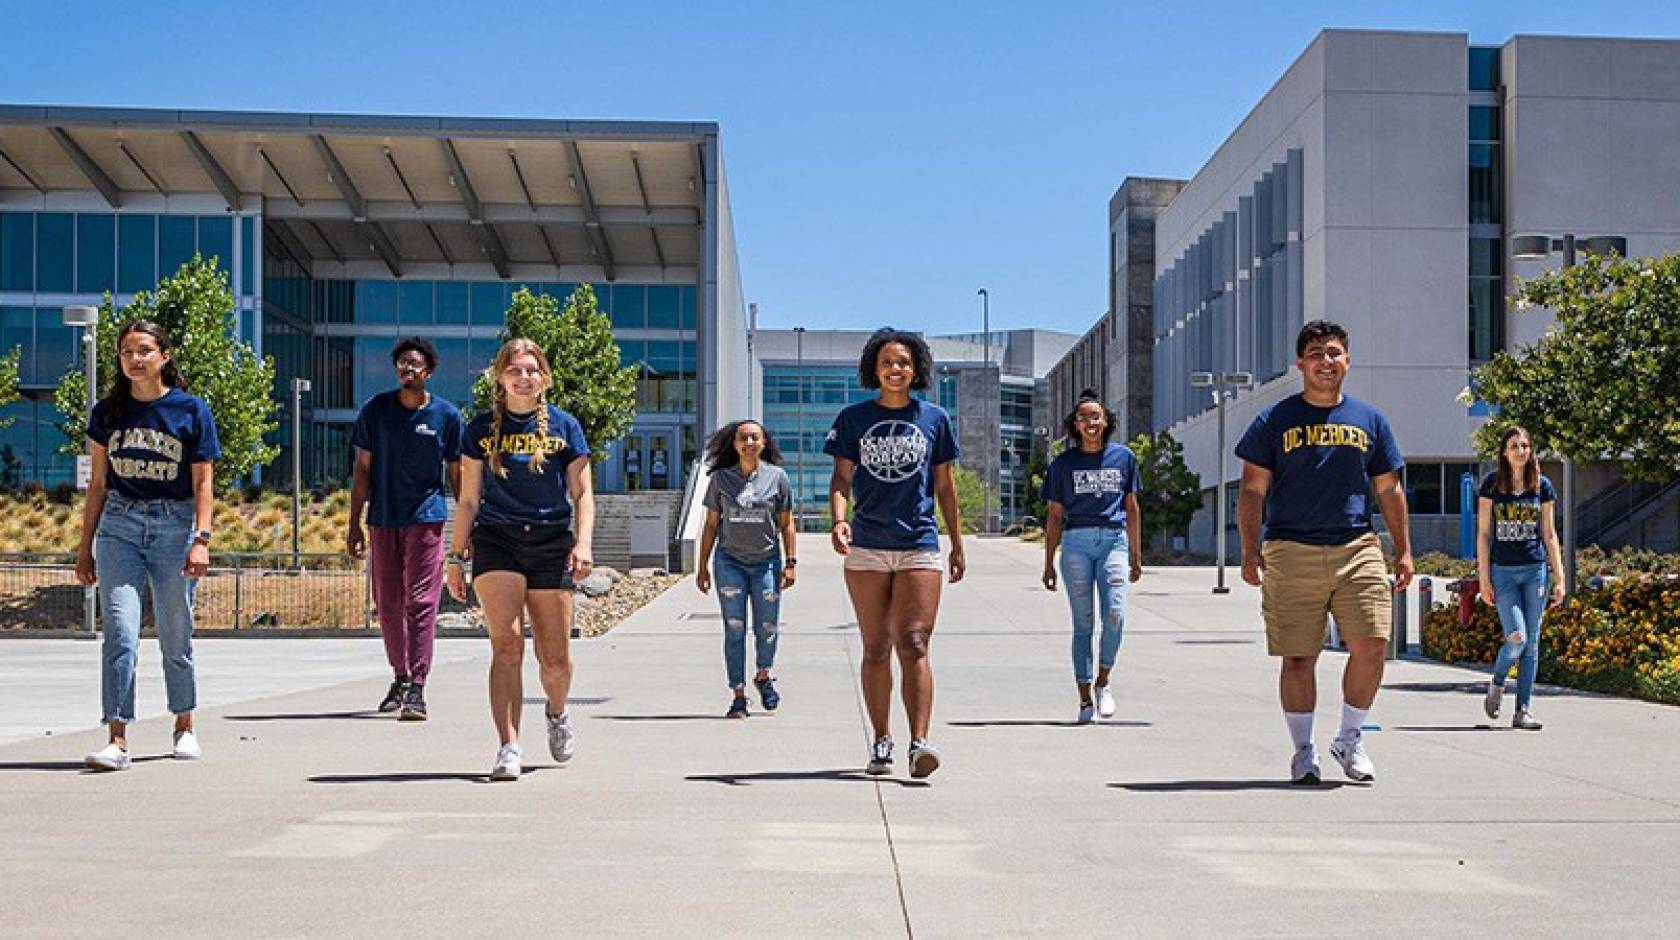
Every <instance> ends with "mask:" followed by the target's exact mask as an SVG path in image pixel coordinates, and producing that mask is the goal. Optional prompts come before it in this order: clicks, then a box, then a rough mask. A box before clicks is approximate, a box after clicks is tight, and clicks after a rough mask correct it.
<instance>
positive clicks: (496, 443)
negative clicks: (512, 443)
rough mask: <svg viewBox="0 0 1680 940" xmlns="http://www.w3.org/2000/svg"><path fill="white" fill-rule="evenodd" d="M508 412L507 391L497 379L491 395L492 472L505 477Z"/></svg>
mask: <svg viewBox="0 0 1680 940" xmlns="http://www.w3.org/2000/svg"><path fill="white" fill-rule="evenodd" d="M497 358H498V359H499V358H501V357H500V356H498V357H497ZM506 413H507V392H505V391H503V390H502V383H501V382H500V381H499V380H497V381H496V390H495V392H493V393H491V396H490V472H491V473H494V474H495V475H496V476H499V477H502V478H503V479H506V478H507V468H506V467H504V466H502V415H504V414H506Z"/></svg>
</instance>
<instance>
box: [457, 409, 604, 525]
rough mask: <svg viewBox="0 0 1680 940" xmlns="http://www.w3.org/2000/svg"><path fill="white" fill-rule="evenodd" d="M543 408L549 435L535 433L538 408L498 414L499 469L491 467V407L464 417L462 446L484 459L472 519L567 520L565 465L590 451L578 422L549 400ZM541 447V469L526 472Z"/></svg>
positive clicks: (536, 522) (485, 521)
mask: <svg viewBox="0 0 1680 940" xmlns="http://www.w3.org/2000/svg"><path fill="white" fill-rule="evenodd" d="M545 407H546V408H548V436H547V437H542V438H539V437H538V436H537V413H536V412H535V411H531V412H527V413H525V414H522V415H516V414H511V413H510V414H504V415H502V439H501V444H500V447H499V449H500V450H501V452H502V469H504V470H506V471H507V476H505V477H501V476H497V475H496V474H495V472H494V471H493V470H491V469H490V450H491V436H490V431H491V428H490V417H491V416H490V412H485V413H483V414H481V415H478V416H477V417H475V418H473V419H472V420H471V421H469V422H468V423H467V439H466V442H465V443H464V444H463V445H462V448H461V452H462V453H463V454H465V455H466V456H468V457H471V458H473V459H474V460H482V461H484V492H483V494H482V495H481V496H480V497H479V502H478V516H477V518H476V519H474V522H475V524H476V523H483V524H485V525H522V524H523V525H562V526H564V525H571V524H572V498H571V494H570V493H569V492H568V491H567V489H566V469H567V468H568V467H570V466H571V465H572V461H574V460H582V459H584V458H586V457H588V456H589V442H588V441H586V440H584V437H583V425H580V424H578V421H577V419H576V418H574V417H572V416H571V415H569V414H567V413H566V412H564V411H561V410H560V409H559V408H556V407H554V406H553V405H546V406H545ZM539 447H541V448H542V451H543V454H544V458H543V465H542V472H540V473H533V472H531V455H532V454H534V453H536V452H537V448H539Z"/></svg>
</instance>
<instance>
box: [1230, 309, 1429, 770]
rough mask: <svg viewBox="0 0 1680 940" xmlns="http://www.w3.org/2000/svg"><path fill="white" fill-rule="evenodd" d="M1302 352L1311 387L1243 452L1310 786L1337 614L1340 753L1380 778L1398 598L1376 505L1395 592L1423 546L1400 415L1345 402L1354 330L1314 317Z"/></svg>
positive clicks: (1269, 416)
mask: <svg viewBox="0 0 1680 940" xmlns="http://www.w3.org/2000/svg"><path fill="white" fill-rule="evenodd" d="M1295 355H1296V359H1295V366H1296V368H1297V369H1299V370H1300V372H1301V378H1302V390H1301V392H1300V393H1299V394H1296V395H1291V396H1289V397H1288V398H1285V399H1283V400H1282V401H1279V402H1277V403H1276V404H1274V405H1272V406H1271V407H1269V408H1267V409H1266V410H1264V411H1262V412H1261V413H1260V415H1259V416H1258V417H1256V418H1255V419H1254V423H1253V424H1251V425H1250V426H1249V428H1248V431H1247V432H1246V433H1244V434H1243V436H1242V440H1241V441H1239V442H1238V444H1237V450H1236V454H1237V456H1238V457H1240V458H1242V461H1243V478H1242V492H1241V495H1240V498H1239V500H1238V504H1237V523H1238V528H1239V529H1240V530H1241V532H1242V548H1243V561H1242V566H1243V568H1242V570H1243V580H1244V581H1247V582H1248V583H1249V584H1252V585H1255V586H1256V587H1259V588H1260V597H1261V611H1262V613H1263V615H1264V617H1265V621H1266V642H1267V647H1268V650H1269V651H1270V652H1271V654H1272V655H1273V656H1278V657H1281V658H1282V662H1283V666H1282V670H1283V675H1282V679H1281V681H1280V682H1279V686H1278V690H1279V697H1280V698H1281V699H1282V702H1283V712H1284V721H1285V722H1286V723H1287V724H1288V726H1289V733H1290V737H1291V738H1292V739H1293V741H1294V745H1295V757H1294V760H1293V762H1292V764H1291V768H1290V770H1291V778H1292V779H1293V780H1294V782H1295V783H1298V784H1317V783H1318V782H1319V779H1320V778H1319V769H1318V752H1317V750H1316V749H1315V748H1314V746H1313V741H1312V720H1313V709H1314V708H1315V707H1316V706H1317V701H1318V695H1317V685H1316V682H1317V679H1316V675H1315V667H1316V666H1317V663H1318V654H1319V652H1320V651H1321V650H1323V648H1324V641H1325V633H1326V626H1327V623H1326V616H1327V615H1328V614H1334V615H1335V617H1336V626H1337V628H1338V630H1339V632H1340V633H1341V635H1342V638H1343V639H1344V640H1345V641H1346V643H1347V648H1348V654H1349V655H1348V661H1347V666H1346V669H1345V670H1344V673H1343V676H1342V688H1343V690H1344V702H1343V704H1342V723H1341V728H1340V730H1339V731H1338V732H1337V734H1336V738H1335V741H1334V743H1332V744H1331V746H1330V755H1331V756H1332V757H1334V758H1336V760H1337V761H1338V762H1339V763H1341V765H1342V769H1343V771H1344V772H1345V773H1346V774H1347V776H1348V778H1349V779H1351V780H1356V781H1360V782H1370V781H1372V780H1374V779H1376V771H1375V768H1374V767H1373V766H1372V764H1371V759H1370V757H1369V756H1367V755H1366V753H1365V747H1364V744H1363V740H1362V736H1361V729H1362V728H1363V727H1364V724H1365V717H1366V715H1367V713H1368V712H1369V710H1370V708H1371V705H1372V703H1373V702H1374V701H1375V700H1376V695H1377V688H1378V687H1379V686H1380V685H1381V684H1382V674H1383V660H1384V657H1385V655H1386V654H1387V647H1388V634H1389V619H1390V616H1389V611H1390V603H1391V598H1390V589H1389V586H1388V564H1387V562H1386V561H1385V560H1384V558H1383V551H1382V543H1381V542H1380V541H1379V540H1378V539H1377V535H1376V533H1375V531H1374V530H1373V529H1372V527H1371V502H1372V500H1373V498H1374V499H1375V500H1376V501H1377V502H1378V503H1379V504H1380V506H1381V508H1382V514H1383V519H1384V521H1385V522H1387V524H1388V531H1389V534H1390V535H1391V536H1392V537H1393V539H1394V551H1395V555H1396V557H1395V561H1394V573H1395V579H1396V585H1395V588H1394V590H1405V588H1406V585H1407V584H1408V583H1409V582H1410V581H1411V578H1412V549H1411V540H1410V536H1409V534H1408V530H1407V527H1406V495H1405V491H1404V490H1403V489H1402V487H1401V482H1400V471H1401V469H1402V467H1403V466H1404V460H1403V458H1402V457H1401V456H1400V448H1399V445H1398V444H1396V443H1395V440H1394V433H1393V431H1391V430H1390V429H1389V426H1388V420H1387V419H1386V418H1384V417H1383V416H1382V414H1381V413H1380V412H1378V411H1377V410H1376V409H1375V408H1373V407H1371V406H1370V405H1368V404H1366V403H1364V402H1362V401H1359V400H1358V399H1356V398H1353V397H1351V396H1347V395H1344V394H1342V383H1343V381H1344V380H1345V379H1346V378H1347V370H1348V365H1349V361H1350V360H1349V357H1348V335H1347V331H1346V330H1344V329H1342V327H1340V326H1338V325H1336V324H1334V323H1327V322H1325V321H1323V320H1314V321H1312V322H1311V323H1308V324H1306V325H1305V326H1303V327H1301V332H1300V334H1299V336H1297V337H1296V340H1295ZM1262 506H1263V507H1264V510H1265V525H1264V530H1263V531H1262V526H1261V510H1262ZM1262 541H1263V542H1264V545H1262Z"/></svg>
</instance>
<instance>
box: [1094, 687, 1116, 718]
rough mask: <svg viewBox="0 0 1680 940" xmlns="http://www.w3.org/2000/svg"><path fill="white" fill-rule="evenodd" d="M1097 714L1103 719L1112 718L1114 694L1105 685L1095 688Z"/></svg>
mask: <svg viewBox="0 0 1680 940" xmlns="http://www.w3.org/2000/svg"><path fill="white" fill-rule="evenodd" d="M1097 714H1098V715H1101V716H1102V717H1104V718H1113V717H1114V693H1113V692H1110V691H1109V690H1108V686H1106V685H1099V686H1097Z"/></svg>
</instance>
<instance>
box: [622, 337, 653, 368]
mask: <svg viewBox="0 0 1680 940" xmlns="http://www.w3.org/2000/svg"><path fill="white" fill-rule="evenodd" d="M646 358H647V343H646V342H643V341H642V340H639V339H621V340H618V362H619V364H620V365H626V366H640V365H641V363H642V361H643V360H645V359H646Z"/></svg>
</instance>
